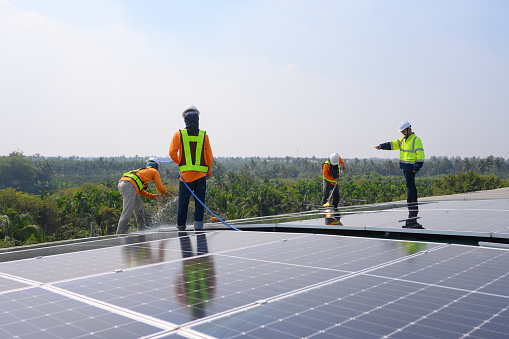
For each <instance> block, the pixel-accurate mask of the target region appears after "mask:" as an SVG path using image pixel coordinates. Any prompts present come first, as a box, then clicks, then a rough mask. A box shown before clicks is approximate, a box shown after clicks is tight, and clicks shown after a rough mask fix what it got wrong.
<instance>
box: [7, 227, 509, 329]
mask: <svg viewBox="0 0 509 339" xmlns="http://www.w3.org/2000/svg"><path fill="white" fill-rule="evenodd" d="M76 246H80V247H81V250H80V251H76ZM102 246H105V247H102ZM87 248H88V249H87ZM508 275H509V251H508V250H506V249H494V248H484V247H474V246H460V245H451V244H441V243H425V242H407V241H397V240H390V239H371V238H355V237H342V236H330V235H315V234H289V233H270V232H249V231H242V232H237V231H208V232H204V233H193V232H190V233H180V234H177V233H176V232H161V233H154V234H150V233H149V234H144V235H128V236H126V237H123V238H119V239H98V240H95V241H87V242H84V243H81V244H79V245H74V244H69V245H65V244H59V245H56V244H53V245H52V244H48V246H47V247H46V248H39V249H27V250H23V251H17V252H11V253H8V252H7V253H0V312H1V315H0V337H1V338H14V337H16V338H85V337H93V338H139V337H145V338H182V337H185V338H209V337H216V338H237V337H239V338H240V337H242V338H273V337H277V338H303V337H305V338H359V337H362V338H371V337H372V338H381V337H390V338H410V337H411V338H437V337H439V338H461V337H466V336H469V337H473V338H500V337H507V336H508V333H509V276H508Z"/></svg>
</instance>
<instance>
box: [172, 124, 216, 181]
mask: <svg viewBox="0 0 509 339" xmlns="http://www.w3.org/2000/svg"><path fill="white" fill-rule="evenodd" d="M182 152H183V151H182V142H181V138H180V131H177V132H176V133H175V134H174V135H173V138H172V139H171V143H170V152H169V153H170V157H171V159H172V160H173V161H174V162H175V163H176V164H177V165H180V160H181V159H182ZM203 155H204V158H205V165H206V166H208V168H209V170H208V171H207V173H204V172H199V171H184V172H181V174H182V178H183V179H184V180H185V181H186V182H193V181H195V180H198V179H200V178H203V177H204V176H205V175H208V176H210V173H212V162H213V159H214V156H213V154H212V148H211V147H210V141H209V136H208V135H207V134H205V140H204V141H203Z"/></svg>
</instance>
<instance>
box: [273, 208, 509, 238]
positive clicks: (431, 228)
mask: <svg viewBox="0 0 509 339" xmlns="http://www.w3.org/2000/svg"><path fill="white" fill-rule="evenodd" d="M401 205H402V204H401V203H399V204H397V205H394V204H393V205H391V204H388V205H381V206H380V208H379V209H375V210H373V209H371V210H358V209H357V208H352V209H345V210H344V211H343V217H342V218H341V222H342V223H343V226H342V227H338V228H339V229H346V230H348V229H350V230H366V231H379V230H387V231H394V230H398V231H399V232H421V233H427V234H450V235H459V236H472V237H474V236H477V237H487V238H501V239H507V238H509V199H508V198H505V199H486V200H467V201H459V200H453V201H427V202H423V203H421V204H420V206H419V220H418V221H419V223H421V224H422V225H423V227H424V231H422V230H412V229H410V230H409V229H402V226H403V225H404V224H405V222H404V219H405V218H407V217H408V210H407V208H406V206H404V207H397V206H401ZM394 206H396V208H394ZM277 227H281V228H288V227H301V228H307V227H311V228H316V227H322V228H323V227H325V223H324V219H314V220H302V221H293V222H288V223H281V224H278V225H277ZM327 227H328V228H330V226H327Z"/></svg>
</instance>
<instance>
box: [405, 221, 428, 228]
mask: <svg viewBox="0 0 509 339" xmlns="http://www.w3.org/2000/svg"><path fill="white" fill-rule="evenodd" d="M402 228H415V229H424V227H422V225H421V224H419V223H418V222H417V221H416V222H414V223H412V224H407V225H405V226H402Z"/></svg>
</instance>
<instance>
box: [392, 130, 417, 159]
mask: <svg viewBox="0 0 509 339" xmlns="http://www.w3.org/2000/svg"><path fill="white" fill-rule="evenodd" d="M391 144H392V149H399V161H400V162H401V163H404V164H415V163H416V162H424V148H423V146H422V142H421V139H419V138H418V137H416V136H415V134H412V135H411V136H409V137H408V138H407V139H405V137H401V138H399V139H397V140H393V141H392V142H391Z"/></svg>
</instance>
